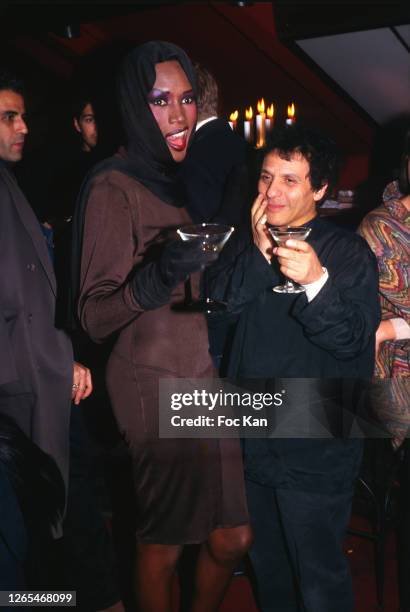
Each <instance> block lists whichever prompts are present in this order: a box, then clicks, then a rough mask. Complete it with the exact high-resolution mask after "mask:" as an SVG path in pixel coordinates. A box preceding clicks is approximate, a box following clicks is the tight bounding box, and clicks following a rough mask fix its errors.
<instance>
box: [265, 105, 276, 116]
mask: <svg viewBox="0 0 410 612" xmlns="http://www.w3.org/2000/svg"><path fill="white" fill-rule="evenodd" d="M266 114H267V116H268V117H269V119H272V118H273V115H274V114H275V108H274V106H273V104H271V105H270V106H268V108H267V109H266Z"/></svg>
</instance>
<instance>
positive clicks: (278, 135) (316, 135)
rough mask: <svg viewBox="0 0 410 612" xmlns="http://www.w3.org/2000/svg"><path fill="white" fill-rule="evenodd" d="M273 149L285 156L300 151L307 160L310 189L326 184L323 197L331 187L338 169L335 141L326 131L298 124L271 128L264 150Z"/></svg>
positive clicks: (268, 151) (288, 157)
mask: <svg viewBox="0 0 410 612" xmlns="http://www.w3.org/2000/svg"><path fill="white" fill-rule="evenodd" d="M273 151H275V152H276V153H277V154H278V155H279V157H281V158H282V159H286V160H290V159H291V158H292V157H293V156H294V155H295V154H300V155H302V157H304V158H305V159H306V161H307V162H308V163H309V179H310V183H311V185H312V188H313V190H314V191H318V190H319V189H321V187H323V185H325V184H327V189H326V192H325V195H324V196H323V198H324V197H325V196H326V195H327V193H329V191H331V190H332V189H333V187H334V185H335V183H336V180H337V175H338V171H339V154H338V150H337V147H336V144H335V142H334V141H333V140H332V139H331V138H329V137H328V136H327V135H325V134H322V133H321V132H319V131H317V130H315V129H313V128H309V127H306V126H302V125H292V126H287V127H285V128H280V129H275V130H274V132H273V134H272V136H271V137H270V139H269V142H268V146H267V148H266V151H265V154H268V153H271V152H273ZM323 198H322V199H323Z"/></svg>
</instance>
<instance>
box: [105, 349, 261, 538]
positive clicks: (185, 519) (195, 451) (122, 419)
mask: <svg viewBox="0 0 410 612" xmlns="http://www.w3.org/2000/svg"><path fill="white" fill-rule="evenodd" d="M169 375H170V374H169V372H166V371H161V370H158V369H154V368H145V367H137V366H135V365H133V364H131V363H130V362H127V361H125V360H124V359H122V358H121V357H120V356H118V355H115V353H114V354H112V355H111V357H110V362H109V366H108V371H107V386H108V391H109V394H110V398H111V402H112V406H113V410H114V414H115V417H116V419H117V423H118V426H119V429H120V431H121V433H122V434H123V436H124V438H125V440H126V442H127V444H128V447H129V449H130V452H131V454H132V459H133V475H134V486H135V493H136V501H137V537H138V538H139V539H140V540H141V541H144V542H151V543H156V544H169V545H173V544H175V545H176V544H180V545H181V544H193V543H199V542H204V541H205V540H206V539H207V537H208V535H209V534H210V532H211V531H213V530H214V529H217V528H220V527H237V526H239V525H243V524H246V523H247V522H248V520H249V519H248V511H247V505H246V497H245V488H244V478H243V466H242V457H241V449H240V444H239V441H238V440H235V439H220V440H218V439H206V440H201V439H165V438H164V439H159V438H158V396H159V393H158V382H159V379H160V378H164V377H166V376H169Z"/></svg>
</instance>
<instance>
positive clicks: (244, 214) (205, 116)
mask: <svg viewBox="0 0 410 612" xmlns="http://www.w3.org/2000/svg"><path fill="white" fill-rule="evenodd" d="M195 73H196V77H197V80H198V99H197V107H198V123H197V126H196V132H195V137H194V140H193V142H192V145H191V147H190V148H189V151H188V155H187V157H186V158H185V160H184V162H183V163H182V164H181V169H180V178H181V181H182V189H183V193H184V201H185V205H186V208H187V210H188V211H189V213H190V215H191V217H192V220H193V221H194V222H195V223H202V222H206V223H226V224H228V225H232V226H234V227H235V229H236V230H237V231H238V229H239V227H240V226H241V225H243V224H245V225H247V224H248V222H249V221H248V217H249V201H250V200H249V193H250V186H251V184H252V183H253V180H252V175H253V167H254V159H253V150H252V149H251V147H250V146H249V145H248V143H247V142H246V141H245V140H244V139H243V138H241V137H240V136H239V135H238V134H236V133H235V132H234V131H233V130H232V129H231V128H230V126H229V123H228V122H227V121H226V120H225V119H222V118H220V117H218V110H219V109H218V106H219V88H218V84H217V82H216V80H215V78H214V76H213V75H212V74H211V72H210V71H209V70H208V69H207V68H205V67H204V66H202V65H200V64H196V65H195ZM234 327H235V317H232V318H231V319H228V318H225V319H224V321H219V320H215V321H214V320H212V319H210V320H209V321H208V328H209V344H210V352H211V354H212V356H213V358H214V362H215V365H216V366H217V367H219V368H220V370H221V374H223V372H224V368H225V361H226V356H227V355H228V353H229V350H230V342H231V338H232V335H233V330H234Z"/></svg>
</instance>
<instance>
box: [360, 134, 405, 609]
mask: <svg viewBox="0 0 410 612" xmlns="http://www.w3.org/2000/svg"><path fill="white" fill-rule="evenodd" d="M409 175H410V130H408V131H407V134H406V137H405V145H404V151H403V155H402V159H401V166H400V172H399V177H398V180H395V181H393V182H392V183H390V184H389V185H387V187H386V189H385V191H384V194H383V203H382V204H381V205H380V206H378V207H377V208H375V209H374V210H372V211H371V212H370V213H368V215H366V217H365V218H364V219H363V221H362V223H361V225H360V227H359V229H358V232H359V234H360V235H361V236H363V238H365V240H366V241H367V243H368V244H369V246H370V248H371V249H372V251H373V252H374V254H375V256H376V258H377V263H378V267H379V298H380V305H381V309H382V321H381V323H380V325H379V327H378V329H377V332H376V367H375V372H374V374H375V377H376V379H382V380H384V381H386V391H387V393H384V394H383V395H382V398H383V401H382V404H380V402H378V404H377V406H376V411H377V416H378V418H379V419H381V420H382V421H383V422H384V423H385V424H386V426H387V429H388V430H389V431H390V433H391V435H392V442H393V447H394V448H395V449H396V450H397V449H400V452H401V453H402V454H403V463H402V466H401V483H400V484H401V487H400V494H401V509H400V510H401V511H400V514H401V520H400V522H399V539H398V542H399V555H398V560H399V594H400V609H401V610H402V612H409V611H410V586H409V579H408V578H409V572H410V446H409V439H408V438H407V436H408V435H409V426H410V294H409V288H410V278H409V275H410V181H409Z"/></svg>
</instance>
